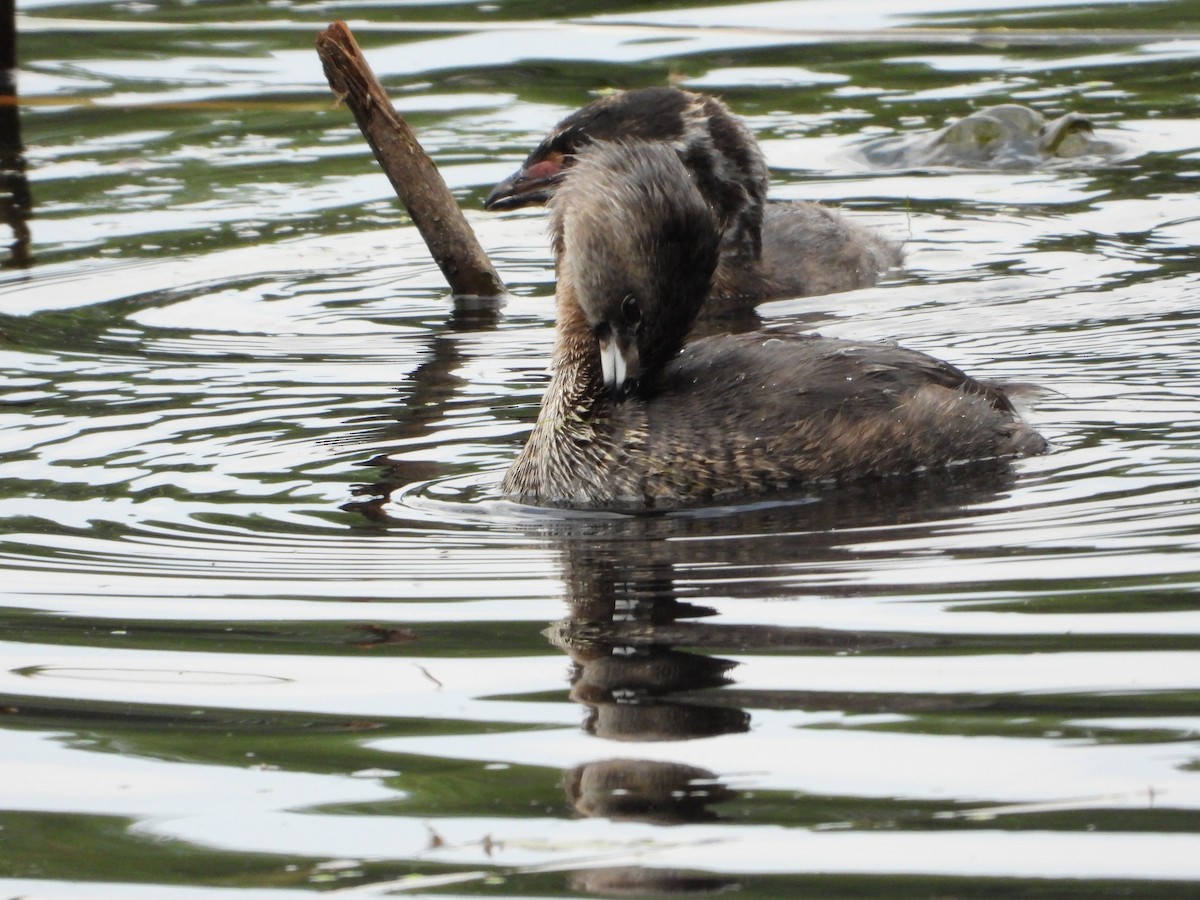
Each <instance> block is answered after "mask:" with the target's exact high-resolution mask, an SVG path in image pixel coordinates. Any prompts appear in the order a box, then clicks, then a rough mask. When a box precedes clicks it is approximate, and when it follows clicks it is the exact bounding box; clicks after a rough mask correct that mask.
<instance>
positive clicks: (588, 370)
mask: <svg viewBox="0 0 1200 900" xmlns="http://www.w3.org/2000/svg"><path fill="white" fill-rule="evenodd" d="M550 222H551V234H552V236H553V243H554V248H555V253H556V258H557V270H558V293H557V314H558V324H557V327H558V335H557V342H556V346H555V350H554V360H553V369H554V372H553V376H552V379H551V382H550V386H549V388H548V389H547V391H546V395H545V397H544V398H543V400H542V406H541V410H540V412H539V414H538V419H537V423H536V425H535V426H534V429H533V433H532V434H531V435H530V437H529V440H528V442H527V443H526V445H525V447H524V449H523V450H522V451H521V453H520V455H519V456H518V458H517V459H516V461H515V462H514V463H513V464H512V466H511V467H510V468H509V470H508V473H507V474H506V476H505V479H504V490H505V492H506V493H508V494H509V495H511V496H514V497H516V498H518V499H521V500H524V501H527V502H533V503H545V504H565V505H578V506H588V507H608V508H630V507H633V508H644V507H663V506H679V505H688V504H695V503H700V502H704V501H708V500H712V499H713V498H717V497H722V496H727V495H730V496H732V495H739V494H743V495H752V494H761V493H764V492H767V491H771V490H774V489H777V488H779V487H781V486H786V485H792V484H802V483H805V482H811V481H817V480H848V479H858V478H869V477H875V476H882V475H893V474H899V473H907V472H914V471H917V470H920V469H923V468H928V467H938V466H944V465H948V464H950V463H954V462H958V461H965V460H973V459H984V458H994V457H1003V456H1021V455H1027V454H1033V453H1040V452H1042V451H1043V450H1044V449H1045V446H1046V445H1045V441H1044V440H1043V439H1042V438H1041V436H1039V435H1038V434H1037V433H1036V432H1034V431H1033V430H1032V429H1030V428H1029V426H1028V425H1026V424H1025V423H1024V422H1022V421H1021V419H1020V418H1019V417H1018V416H1017V415H1016V413H1015V412H1014V411H1013V407H1012V404H1011V403H1010V402H1009V400H1008V399H1007V397H1006V396H1005V395H1004V393H1003V392H1001V390H1000V389H998V388H996V387H993V386H990V385H987V384H984V383H982V382H978V381H975V380H973V379H971V378H968V377H967V376H966V375H964V374H963V373H962V372H960V371H959V370H958V369H956V368H954V367H953V366H951V365H948V364H947V363H944V362H940V361H939V360H936V359H934V358H932V357H930V356H926V355H925V354H923V353H917V352H914V351H911V350H904V349H901V348H898V347H894V346H890V345H884V344H873V343H859V342H856V341H846V340H835V339H830V338H822V337H819V336H815V335H807V334H796V333H793V332H787V331H759V332H752V333H748V334H741V335H718V336H714V337H708V338H702V339H700V340H696V341H693V342H692V343H690V344H688V345H687V346H686V347H684V340H685V338H686V336H687V334H688V331H689V329H690V327H691V324H692V322H693V320H694V319H695V317H696V315H697V313H698V312H699V310H700V307H701V306H702V305H703V304H704V302H705V298H706V297H707V295H708V291H709V287H710V279H711V277H712V273H713V270H714V269H715V268H716V264H717V255H718V252H719V247H720V227H719V223H718V220H717V218H716V216H715V215H714V213H713V211H712V210H711V208H710V207H709V205H708V204H707V203H706V202H705V199H704V197H703V196H702V195H701V193H700V191H699V190H698V189H697V187H696V185H695V184H694V182H693V181H692V179H691V177H690V176H689V174H688V172H687V170H686V169H685V168H684V166H683V164H682V163H681V162H680V160H679V158H678V157H677V156H676V154H675V153H674V152H673V151H672V150H670V149H669V148H667V147H665V146H663V145H661V144H637V143H614V144H605V143H596V144H593V145H592V146H591V147H589V148H588V149H587V150H586V151H584V152H582V153H581V154H580V155H579V159H578V162H577V163H576V165H575V166H573V167H572V169H571V172H570V173H569V175H568V176H567V177H566V178H565V179H564V181H563V184H562V185H561V186H560V187H559V189H558V192H557V194H556V196H555V197H554V199H553V201H552V204H551V220H550ZM681 348H683V349H682V352H680V349H681Z"/></svg>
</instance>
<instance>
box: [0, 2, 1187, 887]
mask: <svg viewBox="0 0 1200 900" xmlns="http://www.w3.org/2000/svg"><path fill="white" fill-rule="evenodd" d="M595 6H596V7H597V8H598V9H603V12H602V13H597V14H591V13H589V11H588V9H587V8H586V7H585V6H582V5H571V6H566V5H561V4H558V5H556V4H551V3H544V4H516V3H495V4H487V5H475V4H456V3H430V4H428V5H424V4H392V5H384V4H366V3H360V4H355V3H350V2H326V3H304V2H299V0H291V2H289V0H281V2H273V3H270V4H252V3H247V2H240V3H239V2H229V3H220V4H214V3H205V4H176V3H169V2H153V0H152V2H137V3H120V4H84V3H73V2H56V0H51V2H41V0H26V2H22V3H21V4H19V10H18V12H19V15H18V17H17V22H18V33H19V42H20V76H19V83H18V88H19V91H20V100H21V106H20V128H21V136H22V139H23V141H24V145H25V151H24V157H23V160H24V164H25V165H26V167H27V172H28V188H29V193H30V196H31V197H32V212H33V215H32V218H31V219H30V220H29V221H28V227H29V230H30V233H31V235H32V244H31V246H30V247H29V252H30V254H31V256H32V263H31V264H30V265H28V266H25V267H20V266H9V267H8V268H6V269H4V270H3V272H0V367H2V369H3V382H2V390H3V393H2V395H0V404H2V406H0V416H2V423H3V430H2V431H0V449H2V455H0V485H2V489H0V517H2V518H3V539H2V542H0V560H2V563H0V564H2V565H3V584H2V585H0V593H2V596H3V601H2V604H3V622H4V624H5V626H6V627H5V629H4V636H3V656H2V658H3V661H4V664H3V666H2V667H0V669H2V671H0V713H2V715H0V771H2V772H3V773H4V778H3V788H2V789H0V893H3V894H4V895H5V896H9V895H12V896H22V897H30V898H34V897H36V898H47V897H72V898H73V897H93V896H95V897H122V898H124V897H135V898H136V897H155V898H157V897H168V898H185V897H190V896H208V895H215V894H218V893H220V892H222V891H230V890H237V891H238V892H239V894H241V895H246V896H258V895H262V896H267V895H270V896H284V895H287V894H289V893H292V894H299V892H301V891H305V892H311V891H313V890H328V891H334V892H338V891H340V892H344V893H348V894H352V895H354V894H362V895H383V894H387V893H395V892H409V893H413V892H415V893H425V892H434V891H436V892H437V893H438V894H439V895H442V896H445V895H464V896H465V895H485V894H486V895H493V894H494V895H511V896H564V895H589V894H590V895H600V896H617V895H637V896H641V895H652V894H662V893H702V892H715V891H721V890H728V889H734V888H737V889H740V892H741V894H742V895H744V896H764V897H766V896H796V895H800V894H804V893H807V894H811V895H813V896H847V897H849V896H888V897H909V896H912V897H917V896H920V897H926V896H934V895H936V896H971V897H992V896H996V897H1001V896H1003V897H1008V896H1027V895H1028V896H1033V895H1036V896H1088V897H1091V896H1097V895H1105V894H1110V893H1112V894H1120V895H1122V896H1146V897H1173V896H1178V897H1189V896H1195V894H1196V890H1197V883H1198V882H1200V853H1198V852H1197V847H1198V846H1200V840H1198V838H1200V742H1198V736H1200V591H1198V588H1200V414H1198V407H1200V400H1198V398H1200V374H1198V366H1197V362H1196V361H1197V354H1198V350H1200V313H1198V310H1200V303H1198V302H1197V301H1198V300H1200V262H1198V257H1197V253H1196V247H1197V244H1200V205H1198V204H1197V200H1196V197H1195V188H1196V184H1197V180H1198V179H1200V125H1198V124H1197V122H1196V121H1195V119H1194V115H1195V109H1196V102H1197V99H1198V94H1197V82H1196V80H1195V71H1196V68H1197V64H1198V61H1200V10H1198V9H1197V8H1196V6H1195V4H1192V3H1188V2H1175V3H1160V2H1144V3H1132V4H1131V3H1103V2H1090V3H1087V4H1077V3H1072V2H1059V3H1057V4H1055V5H1053V6H1045V5H1038V4H1034V3H1032V2H1024V0H1008V2H1004V0H991V2H990V5H989V7H988V8H987V9H984V10H980V9H978V8H972V7H970V6H969V5H968V4H955V3H953V2H950V3H947V2H935V0H904V2H902V3H883V2H869V3H856V4H847V3H838V4H834V3H827V2H824V0H810V2H790V3H786V2H785V3H762V4H744V5H740V6H736V7H733V6H730V7H722V6H700V5H696V6H694V7H693V8H691V9H681V10H673V11H669V12H664V11H653V7H652V6H650V5H643V6H641V7H639V6H636V5H633V6H629V7H628V8H624V7H623V8H621V9H616V10H614V9H613V8H612V7H611V6H607V7H601V5H599V4H596V5H595ZM959 7H962V8H959ZM568 15H569V16H573V17H575V18H569V19H567V18H557V17H559V16H568ZM335 18H344V19H347V20H349V21H350V23H351V25H352V27H353V29H354V31H355V33H356V35H357V36H358V38H359V40H360V42H361V43H362V44H363V46H364V48H365V50H366V52H367V56H368V58H369V59H370V61H371V63H372V65H373V66H374V68H375V70H376V71H377V73H378V74H379V75H380V76H381V77H382V78H383V80H384V81H385V83H386V84H387V86H388V87H389V89H390V90H391V92H392V94H393V96H394V97H395V99H396V103H397V106H398V108H399V109H400V110H401V111H402V112H403V113H404V114H405V115H406V116H407V117H408V118H409V120H410V121H411V122H412V124H413V125H414V126H415V127H416V128H417V129H418V131H419V133H420V135H421V138H422V140H423V142H424V143H425V145H426V146H427V148H428V149H429V150H430V151H431V152H432V153H433V155H434V156H435V158H436V159H437V161H438V163H439V165H440V166H441V167H442V171H443V173H444V174H445V176H446V178H447V181H448V182H449V184H450V185H451V187H452V188H453V189H454V190H455V192H456V194H457V195H458V196H459V197H460V199H461V201H462V203H463V205H464V206H465V208H466V209H467V210H468V216H469V218H470V219H471V221H472V223H473V225H474V226H475V227H476V229H477V230H478V232H479V234H480V237H481V240H482V242H483V244H484V246H485V247H487V248H488V250H489V252H490V253H491V254H492V255H493V258H494V260H495V261H496V263H497V265H498V267H499V269H500V271H501V274H502V275H503V277H504V279H505V280H506V281H507V282H508V284H509V285H510V287H511V288H512V289H513V291H514V296H513V297H512V298H511V299H510V300H509V302H508V303H507V304H505V305H503V306H489V305H486V304H485V305H479V304H476V305H474V306H469V305H459V306H455V305H453V304H452V303H451V302H450V301H449V300H447V299H446V298H445V296H444V292H445V287H444V285H443V283H442V281H441V277H440V275H439V274H438V272H437V270H436V268H435V267H434V265H433V263H432V262H431V261H430V259H429V257H428V255H427V253H426V251H425V249H424V246H423V245H422V243H421V242H420V239H419V237H418V236H417V235H416V234H415V232H414V230H413V229H412V228H411V227H410V226H409V225H408V223H407V219H406V217H405V216H404V214H403V213H402V212H401V211H400V210H398V208H397V206H396V203H395V200H394V198H393V195H392V193H391V189H390V187H389V185H388V184H387V181H386V179H385V178H384V177H383V176H382V174H380V173H379V171H378V169H377V168H376V166H375V163H374V161H373V160H372V159H371V157H370V154H369V151H368V150H367V149H366V146H365V144H364V143H363V141H362V139H361V137H360V136H359V134H358V131H357V129H356V128H355V127H354V124H353V122H352V120H351V118H350V116H349V114H348V113H347V112H346V111H345V110H344V109H340V108H334V107H333V105H332V103H331V97H330V95H329V92H328V89H327V87H326V85H325V82H324V79H323V76H322V74H321V69H320V66H319V63H318V61H317V59H316V56H315V54H314V53H313V51H312V49H311V47H312V38H313V36H314V35H315V33H316V32H317V31H318V30H319V29H320V28H322V27H323V26H324V25H325V24H327V23H328V22H329V21H331V20H333V19H335ZM668 79H669V80H671V81H672V82H674V83H679V84H682V85H685V86H689V87H694V88H696V89H701V90H709V91H713V92H718V93H720V94H722V95H723V96H724V97H725V98H726V99H727V100H728V102H729V103H730V104H731V105H732V106H733V107H734V109H735V111H736V112H738V113H739V114H741V115H743V116H745V117H746V119H747V121H748V122H749V123H750V124H751V126H752V127H753V129H754V130H755V132H756V133H757V134H758V135H759V136H760V138H761V140H762V142H763V145H764V147H765V150H766V152H767V155H768V158H769V160H770V162H771V163H772V165H773V167H774V169H773V179H774V180H773V188H772V193H773V195H775V196H778V197H788V198H796V197H806V198H814V199H821V200H825V201H829V202H834V203H842V204H844V206H845V207H846V210H847V214H848V215H851V216H853V217H854V218H855V219H856V220H858V221H862V222H866V223H869V224H871V225H874V226H876V227H878V228H879V229H881V230H882V231H884V232H886V233H888V234H890V235H892V236H895V237H897V238H900V239H903V240H905V241H906V242H907V243H906V249H907V265H906V267H905V268H904V270H903V271H900V272H897V273H894V274H893V275H892V276H891V277H889V278H888V279H887V281H886V282H884V283H882V284H880V285H879V286H878V287H876V288H872V289H869V290H861V291H856V292H853V293H849V294H843V295H835V296H829V297H818V298H807V299H800V300H792V301H785V302H778V303H773V304H768V305H766V306H764V307H763V308H762V309H761V312H762V314H763V316H764V318H766V319H767V320H768V321H770V322H771V323H773V324H774V323H781V324H782V323H794V324H796V325H798V326H801V327H804V328H817V329H819V330H820V331H822V332H823V333H826V334H831V335H838V336H848V337H849V336H853V337H856V338H874V339H889V340H897V341H900V342H902V343H904V344H905V345H908V346H911V347H915V348H918V349H921V350H925V351H928V352H931V353H934V354H935V355H938V356H941V357H944V358H946V359H949V360H951V361H953V362H954V363H956V364H958V365H960V366H962V367H964V368H966V369H967V370H968V371H970V372H972V373H973V374H977V375H980V376H982V377H986V378H989V379H997V380H1019V381H1029V382H1035V383H1038V384H1040V385H1043V386H1044V387H1045V388H1047V389H1048V393H1047V396H1045V397H1043V398H1042V399H1041V400H1040V401H1039V402H1038V403H1037V405H1036V407H1035V408H1034V409H1033V410H1032V412H1031V413H1030V417H1031V419H1032V421H1034V423H1035V424H1036V425H1037V427H1038V428H1039V429H1040V430H1042V431H1043V432H1044V433H1045V434H1046V435H1047V436H1048V437H1049V438H1050V439H1051V440H1052V441H1053V444H1054V452H1053V453H1052V454H1050V455H1048V456H1046V457H1043V458H1038V459H1033V460H1027V461H1021V462H1020V463H1018V464H1017V465H1015V466H1013V467H1011V468H1007V467H995V468H990V469H989V468H985V469H983V470H970V471H964V472H955V473H950V474H948V475H943V476H938V477H930V478H928V479H924V480H920V481H917V482H912V483H903V484H896V485H885V486H876V487H873V488H858V489H843V490H837V491H827V492H820V493H816V494H810V495H802V496H797V497H787V498H779V499H778V500H777V501H772V502H765V503H759V504H750V505H744V506H737V507H728V508H718V509H706V510H699V511H691V512H687V513H675V514H658V515H653V516H619V515H609V516H604V515H596V514H589V515H582V514H566V513H549V512H545V511H539V510H533V509H528V508H523V507H520V506H517V505H514V504H511V503H508V502H506V501H504V500H502V499H501V498H500V497H499V494H498V483H499V478H500V474H501V473H502V472H503V470H504V467H505V466H506V465H507V463H508V461H509V460H511V459H512V457H513V456H514V454H515V452H516V450H517V449H518V448H519V446H520V444H521V443H522V441H523V439H524V435H525V434H526V432H527V430H528V428H529V427H530V425H531V422H532V419H533V416H534V413H535V411H536V405H537V402H538V399H539V397H540V394H541V391H542V389H543V387H544V385H545V383H546V377H545V368H546V365H547V361H548V358H549V352H550V347H551V342H552V336H553V323H552V304H551V302H550V299H549V298H550V295H551V294H552V290H553V272H552V271H551V268H550V263H549V253H548V249H547V246H546V239H545V235H544V216H543V215H542V214H541V213H540V212H537V211H530V212H519V213H513V214H507V215H504V216H498V217H493V216H489V215H487V214H485V213H483V212H482V211H481V201H482V197H483V196H484V194H485V193H486V191H487V189H488V188H489V187H490V186H491V185H492V184H493V183H494V182H496V181H498V180H499V179H500V178H502V177H504V176H505V175H507V174H508V173H509V172H510V171H511V170H512V169H513V168H514V166H515V164H516V163H517V161H518V160H519V159H521V158H522V157H523V155H524V153H525V151H526V150H527V149H528V147H529V146H531V144H532V143H533V142H534V141H535V140H536V139H537V138H538V137H539V136H540V135H541V134H542V133H543V132H544V131H545V130H546V129H547V128H548V127H549V126H550V125H552V124H553V123H554V122H555V121H557V119H558V118H560V117H561V116H562V115H564V114H565V113H566V112H568V111H570V110H572V109H574V108H576V107H578V106H579V105H581V104H583V103H584V102H586V101H587V100H588V99H589V98H590V96H592V94H591V93H590V92H592V91H594V90H596V89H600V88H605V87H611V86H618V87H637V86H643V85H649V84H661V83H664V82H665V81H666V80H668ZM1008 102H1013V103H1022V104H1025V105H1029V106H1032V107H1035V108H1037V109H1039V110H1040V111H1042V112H1043V113H1044V114H1045V115H1047V116H1049V117H1054V116H1059V115H1062V114H1063V113H1066V112H1078V113H1082V114H1085V115H1087V116H1089V117H1091V118H1092V120H1093V122H1094V123H1095V124H1096V126H1097V128H1098V134H1100V135H1101V136H1103V137H1104V139H1105V140H1111V141H1112V142H1114V145H1115V146H1118V147H1119V148H1120V150H1119V152H1114V153H1113V154H1111V155H1109V156H1106V157H1104V158H1093V157H1084V158H1080V159H1060V160H1046V161H1044V162H1043V163H1040V164H1035V165H1030V166H1028V167H1023V168H1016V169H1012V168H1008V169H1003V170H998V169H994V168H988V167H978V166H976V167H973V168H955V167H953V166H946V165H942V164H939V165H936V166H922V165H919V164H912V165H909V166H907V167H905V166H901V167H899V168H881V167H879V166H876V165H873V164H872V163H871V162H870V161H869V156H865V155H864V153H863V148H864V147H865V146H866V145H867V144H868V143H869V142H872V141H879V140H881V139H884V138H893V137H894V138H897V139H910V138H912V137H914V136H920V135H926V134H928V133H930V132H932V131H934V130H936V129H938V128H940V127H942V126H943V125H944V124H945V123H946V122H947V121H950V120H953V119H957V118H960V117H962V116H965V115H967V114H968V113H970V112H971V111H973V110H977V109H980V108H982V107H985V106H990V105H994V104H997V103H1008ZM10 149H11V147H10ZM18 163H19V160H18V161H17V163H14V162H13V160H12V159H11V153H10V159H9V161H8V163H6V165H8V166H9V168H12V167H13V166H14V165H17V164H18ZM9 183H10V185H12V189H13V191H16V192H17V193H19V190H20V183H19V179H17V180H14V179H11V178H10V180H9ZM19 218H20V217H19V216H18V217H17V219H18V220H19ZM14 225H15V226H16V227H17V228H18V229H19V227H20V222H19V221H15V222H14ZM10 261H11V257H10Z"/></svg>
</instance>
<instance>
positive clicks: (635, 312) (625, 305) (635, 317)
mask: <svg viewBox="0 0 1200 900" xmlns="http://www.w3.org/2000/svg"><path fill="white" fill-rule="evenodd" d="M621 315H622V316H624V317H625V321H626V322H628V323H629V324H630V325H636V324H637V323H638V322H640V321H642V308H641V307H640V306H639V305H638V302H637V297H635V296H633V294H627V295H626V297H625V299H624V300H622V301H621Z"/></svg>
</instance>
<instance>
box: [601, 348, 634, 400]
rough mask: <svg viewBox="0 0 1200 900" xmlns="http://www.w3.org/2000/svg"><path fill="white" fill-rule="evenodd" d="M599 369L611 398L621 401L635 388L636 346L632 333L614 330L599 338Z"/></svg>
mask: <svg viewBox="0 0 1200 900" xmlns="http://www.w3.org/2000/svg"><path fill="white" fill-rule="evenodd" d="M599 344H600V370H601V372H602V373H603V374H604V386H605V387H606V388H608V392H609V393H610V394H612V398H613V400H615V401H616V402H617V403H621V402H623V401H624V400H625V398H626V397H628V396H629V395H630V394H632V393H634V392H635V391H636V390H637V379H638V374H639V367H638V347H637V340H636V339H634V336H633V335H624V334H621V333H620V332H615V333H612V334H610V335H608V336H607V337H603V338H600V339H599Z"/></svg>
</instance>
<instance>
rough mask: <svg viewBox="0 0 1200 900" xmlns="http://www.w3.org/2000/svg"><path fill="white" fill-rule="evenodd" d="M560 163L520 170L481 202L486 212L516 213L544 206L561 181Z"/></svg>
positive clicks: (544, 162) (547, 161) (546, 163)
mask: <svg viewBox="0 0 1200 900" xmlns="http://www.w3.org/2000/svg"><path fill="white" fill-rule="evenodd" d="M563 174H564V169H563V165H562V163H561V161H552V160H545V161H543V162H539V163H535V164H534V165H532V166H530V167H529V168H527V169H526V168H520V169H517V171H515V172H513V173H512V174H511V175H509V176H508V177H507V178H505V179H504V180H503V181H501V182H500V183H499V184H498V185H496V186H495V187H494V188H492V190H491V192H490V193H489V194H488V195H487V198H486V199H485V200H484V201H483V208H484V209H490V210H505V209H520V208H521V207H523V206H535V205H539V204H542V203H545V202H546V201H547V200H549V199H550V195H551V194H553V193H554V189H555V188H556V187H557V186H558V184H559V182H561V181H562V179H563Z"/></svg>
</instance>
